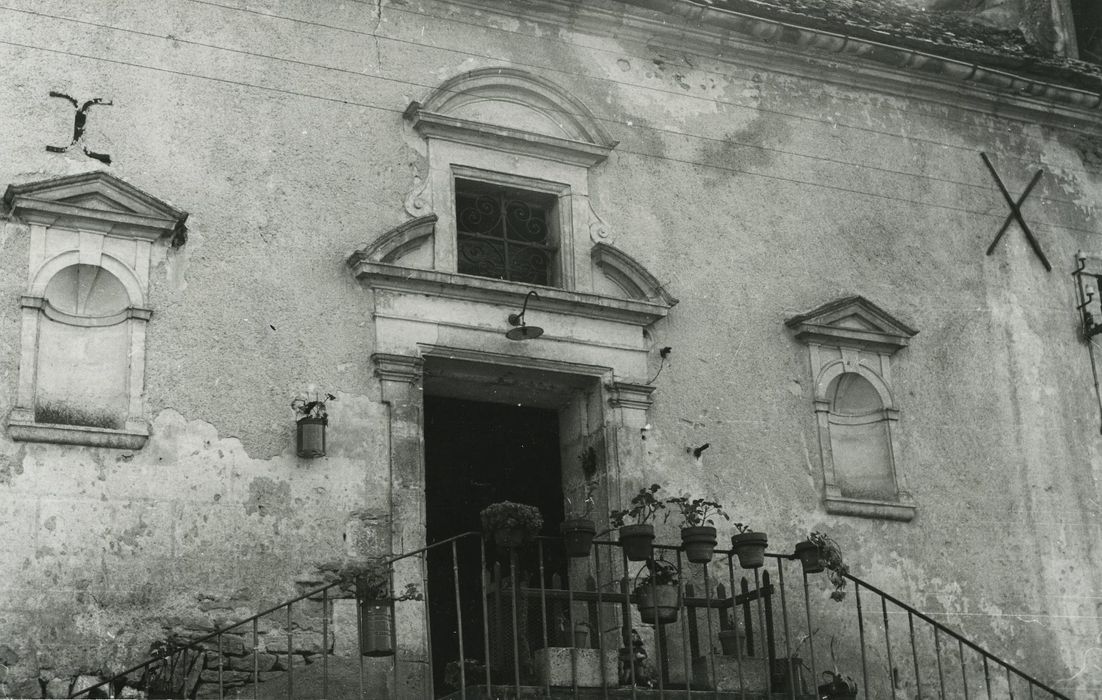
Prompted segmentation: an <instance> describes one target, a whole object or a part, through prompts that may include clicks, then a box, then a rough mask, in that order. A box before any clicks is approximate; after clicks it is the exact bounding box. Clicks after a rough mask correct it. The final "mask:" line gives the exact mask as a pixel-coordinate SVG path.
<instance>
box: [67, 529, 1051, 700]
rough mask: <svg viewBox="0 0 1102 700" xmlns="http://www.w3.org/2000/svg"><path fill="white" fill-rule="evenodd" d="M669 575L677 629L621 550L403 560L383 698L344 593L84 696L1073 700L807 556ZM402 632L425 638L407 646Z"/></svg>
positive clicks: (166, 652)
mask: <svg viewBox="0 0 1102 700" xmlns="http://www.w3.org/2000/svg"><path fill="white" fill-rule="evenodd" d="M655 558H656V559H657V560H660V561H665V562H668V564H669V568H670V570H671V571H673V572H676V579H677V583H676V591H677V592H676V596H675V601H674V607H673V611H674V612H672V613H671V614H672V615H674V616H675V617H674V619H673V620H672V621H669V622H666V623H660V624H644V623H643V622H642V621H641V618H642V617H643V616H656V617H658V619H662V618H661V616H662V614H663V612H664V611H663V610H662V609H660V608H659V607H658V603H657V602H654V603H652V607H651V609H649V610H647V609H646V604H645V603H644V601H643V598H644V597H645V596H646V594H647V593H648V592H653V590H654V589H653V588H652V587H651V586H648V585H645V584H644V580H645V579H646V578H647V575H648V573H650V572H651V571H654V569H655V565H654V564H653V563H651V562H653V561H654V560H651V562H640V563H633V562H629V561H628V560H627V557H626V555H625V554H624V552H623V550H622V549H621V548H620V546H619V545H618V543H616V542H612V541H608V540H597V541H595V542H594V547H593V548H592V550H591V552H590V554H589V555H588V556H586V557H579V558H571V557H567V556H566V555H565V554H564V553H563V548H562V543H561V542H560V541H558V540H556V539H552V538H538V539H537V540H536V542H535V543H533V544H531V545H528V546H526V547H524V548H520V549H504V548H502V549H498V548H496V547H495V546H494V545H493V544H492V543H487V542H485V541H484V540H483V539H482V537H481V536H480V535H479V534H478V533H465V534H463V535H458V536H456V537H453V538H450V539H448V540H444V541H442V542H439V543H436V544H433V545H431V546H429V547H425V548H422V549H419V550H416V551H413V552H408V553H406V554H402V555H400V556H396V557H394V558H393V559H391V560H390V562H389V563H390V564H391V566H392V570H397V571H398V575H397V578H396V582H397V581H398V579H402V578H403V577H405V579H406V580H404V581H402V582H403V583H405V582H408V579H410V578H412V579H414V580H415V581H416V582H418V583H419V584H420V585H421V589H422V590H423V591H424V594H425V599H424V600H423V601H420V602H413V601H411V602H406V603H399V604H398V605H399V606H405V607H403V610H404V613H405V616H404V617H403V615H402V614H400V615H399V619H398V626H397V627H396V626H395V625H391V627H390V628H389V629H388V633H389V635H390V641H391V644H390V649H391V650H394V651H396V655H395V657H394V659H393V662H392V663H391V664H390V669H389V670H388V671H387V673H389V674H390V679H389V681H386V679H385V678H384V679H383V681H384V682H385V685H386V687H385V688H382V687H381V686H379V685H378V684H379V683H380V680H379V671H378V668H379V664H378V662H375V661H372V660H370V657H365V656H364V654H365V653H376V651H377V650H374V648H372V649H369V648H368V647H367V646H366V644H367V642H366V641H365V639H368V638H367V637H365V624H366V623H365V619H366V618H365V616H364V606H363V603H362V602H357V603H356V604H355V610H356V615H355V618H356V621H355V633H356V636H355V642H354V643H355V644H356V648H355V649H353V650H351V652H352V653H347V652H348V651H349V650H347V649H345V650H342V649H340V648H339V645H337V644H336V642H335V638H336V636H337V635H339V634H340V631H339V630H338V631H337V633H336V634H335V633H334V628H335V626H339V625H336V624H335V623H336V621H335V620H334V604H335V602H336V601H338V600H341V599H342V598H343V599H347V598H348V595H347V594H343V595H342V593H341V591H340V589H339V588H338V587H339V585H340V584H339V583H332V584H329V585H326V586H322V587H320V588H316V589H314V590H311V591H309V592H307V593H304V594H303V595H301V596H299V597H297V598H295V599H293V600H290V601H287V602H286V603H283V604H282V605H279V606H276V607H273V608H270V609H268V610H265V611H263V612H261V613H258V614H257V615H254V616H252V617H249V618H246V619H244V620H241V621H239V622H236V623H234V624H232V625H229V626H226V627H222V628H221V629H218V630H216V631H215V632H212V633H210V634H207V635H205V636H202V637H200V638H197V639H193V640H192V639H174V640H171V641H170V642H169V643H168V644H167V645H166V646H164V647H163V648H161V649H160V650H159V653H158V654H157V655H156V656H154V658H151V659H149V660H148V661H145V662H144V663H142V664H139V665H137V666H134V667H133V668H129V669H127V670H126V671H123V672H122V673H120V674H118V675H116V676H115V677H114V678H111V679H109V680H106V681H103V682H102V683H100V684H98V685H96V686H91V687H88V688H83V689H81V690H79V691H78V692H75V693H74V694H73V695H71V696H70V697H95V695H93V694H91V693H96V692H99V693H101V695H100V696H102V693H103V692H104V691H106V693H107V694H108V695H109V696H117V694H118V693H120V692H121V689H122V688H123V687H124V686H129V687H130V688H132V689H137V690H138V691H139V692H142V693H144V694H145V696H146V697H150V698H153V697H188V698H191V697H210V698H215V697H217V698H241V697H252V698H281V697H286V698H309V697H321V698H326V697H332V698H352V697H357V698H369V697H370V698H373V699H375V698H380V697H383V696H384V695H385V696H388V697H395V698H405V697H425V696H426V695H428V693H429V692H430V690H431V689H433V688H434V689H435V692H433V693H432V697H436V698H448V699H449V700H457V699H460V698H462V699H463V700H467V699H468V698H470V699H471V700H475V699H482V698H485V699H489V698H522V697H548V698H587V699H588V698H593V699H595V698H601V699H602V700H608V699H609V698H629V697H630V698H632V699H633V700H640V699H647V698H686V699H687V700H688V699H695V700H701V699H708V698H710V699H712V700H760V699H761V698H787V699H788V700H805V699H808V698H817V699H818V700H824V699H825V700H842V699H845V698H858V697H860V698H873V699H876V700H881V699H884V698H893V697H906V698H942V699H952V700H956V698H962V699H963V700H971V699H972V698H977V699H979V698H986V699H987V700H994V699H998V700H1002V699H1003V698H1017V699H1020V700H1025V699H1026V698H1029V699H1033V698H1061V699H1062V698H1066V697H1067V696H1066V695H1064V694H1062V693H1060V692H1059V691H1057V690H1055V689H1053V688H1051V687H1049V686H1047V685H1045V684H1044V683H1042V682H1040V681H1038V680H1037V679H1035V678H1032V677H1030V676H1029V675H1027V674H1026V673H1025V672H1024V671H1022V670H1020V669H1019V668H1017V667H1015V666H1014V665H1012V664H1010V663H1008V662H1006V661H1004V660H1003V659H1000V658H999V657H997V656H995V655H994V654H991V653H989V652H987V651H986V650H984V649H983V648H981V647H980V646H978V645H976V644H975V643H973V642H971V641H969V640H968V639H966V638H964V637H963V636H961V635H960V634H958V633H957V632H955V631H953V630H951V629H949V628H948V627H947V626H945V625H944V624H942V623H940V622H938V621H936V620H934V619H933V618H932V617H930V616H929V615H927V614H924V613H922V612H920V611H919V610H917V609H915V608H913V607H911V606H909V605H906V604H905V603H903V602H901V601H899V600H898V599H896V598H894V597H892V596H890V595H888V594H887V593H885V592H883V591H881V590H879V589H877V588H876V587H874V586H872V585H870V584H868V583H866V582H864V581H862V580H861V579H858V578H857V577H854V576H846V580H847V581H848V582H850V583H852V587H850V590H849V591H847V595H846V596H845V598H843V600H841V601H840V602H835V601H833V600H830V597H829V595H828V592H829V587H828V586H827V585H825V580H824V579H825V576H820V575H815V574H812V575H808V574H806V573H804V572H803V569H802V567H801V566H800V565H799V564H798V563H796V562H794V557H793V556H791V555H784V554H774V553H767V554H766V557H765V563H764V566H762V567H761V568H754V569H742V568H740V566H739V564H738V561H737V559H736V558H735V557H733V556H732V552H731V551H729V550H722V549H720V550H717V551H716V556H715V558H714V559H713V560H712V561H711V563H708V564H694V563H690V562H688V560H687V559H686V558H685V553H684V552H683V551H682V549H681V548H679V547H674V546H663V545H655ZM640 584H643V585H640ZM654 599H655V601H657V597H654ZM343 624H344V625H349V624H350V623H349V621H347V620H345V621H344V622H343ZM402 625H413V626H416V625H423V628H422V629H420V630H411V631H408V632H406V633H405V634H406V639H405V640H404V641H403V643H402V644H399V641H400V637H401V636H402V635H401V634H400V632H399V627H401V626H402ZM346 632H347V630H346ZM348 636H349V635H348V634H345V636H344V637H343V638H347V637H348ZM383 646H386V645H385V644H384V645H383ZM342 651H343V652H344V655H342ZM384 653H386V652H385V651H384ZM365 659H366V661H365ZM365 663H366V664H367V665H369V666H370V668H367V669H365ZM418 669H428V670H427V671H426V672H424V673H422V674H421V675H420V676H418ZM372 674H374V675H372ZM372 678H374V679H375V680H374V681H372V680H371V679H372ZM411 678H413V679H414V680H413V681H411V680H410V679H411ZM831 681H833V683H831ZM372 683H375V685H374V686H373V685H372Z"/></svg>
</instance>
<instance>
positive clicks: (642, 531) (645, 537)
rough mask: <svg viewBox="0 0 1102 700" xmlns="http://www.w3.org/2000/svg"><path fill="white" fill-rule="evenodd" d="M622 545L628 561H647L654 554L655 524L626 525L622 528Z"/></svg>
mask: <svg viewBox="0 0 1102 700" xmlns="http://www.w3.org/2000/svg"><path fill="white" fill-rule="evenodd" d="M620 546H621V547H623V548H624V554H626V555H627V558H628V561H646V560H647V559H650V558H652V557H653V556H654V526H653V525H650V524H646V525H624V526H623V527H621V528H620Z"/></svg>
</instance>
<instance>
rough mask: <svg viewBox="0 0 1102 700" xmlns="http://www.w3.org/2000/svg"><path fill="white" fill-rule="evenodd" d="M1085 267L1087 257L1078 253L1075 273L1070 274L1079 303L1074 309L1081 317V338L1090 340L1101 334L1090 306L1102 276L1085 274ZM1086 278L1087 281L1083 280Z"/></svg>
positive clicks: (1101, 330)
mask: <svg viewBox="0 0 1102 700" xmlns="http://www.w3.org/2000/svg"><path fill="white" fill-rule="evenodd" d="M1086 267H1087V255H1086V253H1084V252H1083V251H1079V252H1078V253H1076V254H1075V272H1072V273H1071V274H1072V276H1073V277H1075V281H1076V283H1077V287H1078V292H1079V295H1078V296H1079V300H1080V303H1079V305H1078V306H1076V307H1075V308H1076V309H1077V310H1078V311H1079V313H1080V314H1082V316H1083V336H1084V337H1086V338H1091V337H1093V336H1095V335H1098V334H1099V333H1102V324H1099V323H1098V322H1097V321H1095V320H1094V314H1092V313H1091V311H1090V305H1091V303H1093V302H1094V298H1095V296H1096V295H1097V292H1096V291H1095V290H1096V289H1097V288H1098V285H1099V283H1100V280H1102V275H1099V274H1094V273H1091V272H1086ZM1084 277H1087V278H1088V279H1087V280H1084V279H1083V278H1084ZM1091 279H1093V280H1094V284H1093V285H1092V284H1091V281H1090V280H1091Z"/></svg>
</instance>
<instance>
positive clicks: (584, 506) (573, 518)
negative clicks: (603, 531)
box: [560, 478, 598, 557]
mask: <svg viewBox="0 0 1102 700" xmlns="http://www.w3.org/2000/svg"><path fill="white" fill-rule="evenodd" d="M597 486H598V481H597V479H595V478H594V479H587V480H585V481H583V482H581V483H580V484H574V485H573V486H570V487H568V488H567V494H566V495H565V496H564V497H563V500H565V501H566V519H565V520H563V521H562V525H561V526H560V530H561V531H562V538H563V546H564V547H565V548H566V555H567V556H569V557H588V556H589V550H590V548H591V547H592V546H593V538H594V536H596V534H597V524H596V523H594V522H593V520H592V519H591V518H590V515H591V514H592V513H593V504H594V502H595V501H594V495H595V494H596V493H597Z"/></svg>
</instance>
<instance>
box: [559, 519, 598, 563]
mask: <svg viewBox="0 0 1102 700" xmlns="http://www.w3.org/2000/svg"><path fill="white" fill-rule="evenodd" d="M559 529H560V530H562V540H563V546H564V547H565V548H566V555H567V556H568V557H588V556H589V550H590V548H591V547H592V546H593V537H594V536H595V535H596V534H597V525H596V524H595V523H594V522H593V521H592V520H590V519H589V518H571V519H569V520H564V521H563V523H562V525H561V526H560V528H559Z"/></svg>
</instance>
